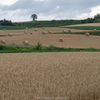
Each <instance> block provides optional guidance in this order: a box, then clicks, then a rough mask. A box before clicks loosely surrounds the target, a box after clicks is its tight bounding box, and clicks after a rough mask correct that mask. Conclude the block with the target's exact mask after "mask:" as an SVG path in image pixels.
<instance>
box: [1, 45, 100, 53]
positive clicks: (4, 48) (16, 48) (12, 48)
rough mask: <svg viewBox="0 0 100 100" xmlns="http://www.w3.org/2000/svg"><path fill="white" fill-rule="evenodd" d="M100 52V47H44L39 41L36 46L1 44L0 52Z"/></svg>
mask: <svg viewBox="0 0 100 100" xmlns="http://www.w3.org/2000/svg"><path fill="white" fill-rule="evenodd" d="M80 51H87V52H100V49H95V48H64V47H55V46H52V45H51V46H49V47H44V46H42V45H41V44H39V43H37V45H36V46H31V45H30V46H24V45H0V53H16V52H20V53H21V52H80Z"/></svg>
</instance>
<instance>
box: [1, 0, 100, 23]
mask: <svg viewBox="0 0 100 100" xmlns="http://www.w3.org/2000/svg"><path fill="white" fill-rule="evenodd" d="M98 13H100V0H0V20H1V19H7V20H11V21H12V22H23V21H31V20H32V19H31V18H30V16H31V15H32V14H36V15H37V16H38V19H37V20H65V19H86V18H93V17H94V16H95V15H96V14H98Z"/></svg>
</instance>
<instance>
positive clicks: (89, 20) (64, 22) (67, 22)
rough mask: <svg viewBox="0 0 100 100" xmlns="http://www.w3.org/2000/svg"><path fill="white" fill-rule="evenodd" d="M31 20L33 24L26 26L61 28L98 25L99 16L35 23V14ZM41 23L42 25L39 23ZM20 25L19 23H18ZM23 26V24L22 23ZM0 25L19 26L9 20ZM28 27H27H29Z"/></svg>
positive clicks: (4, 20) (0, 21)
mask: <svg viewBox="0 0 100 100" xmlns="http://www.w3.org/2000/svg"><path fill="white" fill-rule="evenodd" d="M30 17H31V18H32V20H33V22H29V23H27V24H28V25H29V24H30V25H33V26H39V25H42V26H45V25H46V26H47V25H48V26H58V25H59V26H61V25H72V24H84V23H99V22H100V14H96V15H95V16H94V17H93V18H87V19H83V20H74V19H69V20H51V21H36V19H37V18H38V16H37V15H36V14H32V15H31V16H30ZM41 22H42V23H41ZM20 24H21V23H20ZM22 24H23V23H22ZM0 25H3V26H14V25H15V26H16V25H19V24H14V23H12V21H11V20H6V19H3V20H0ZM30 25H29V26H30Z"/></svg>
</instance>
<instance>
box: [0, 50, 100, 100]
mask: <svg viewBox="0 0 100 100" xmlns="http://www.w3.org/2000/svg"><path fill="white" fill-rule="evenodd" d="M0 100H100V53H97V52H72V53H69V52H66V53H65V52H60V53H56V52H54V53H9V54H0Z"/></svg>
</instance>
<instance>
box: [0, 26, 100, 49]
mask: <svg viewBox="0 0 100 100" xmlns="http://www.w3.org/2000/svg"><path fill="white" fill-rule="evenodd" d="M63 30H67V31H68V30H69V29H68V28H54V27H47V28H45V29H42V28H37V31H35V28H31V29H28V30H27V31H28V34H25V33H24V31H25V29H24V30H6V31H3V30H0V41H1V40H2V39H4V40H5V41H6V44H7V45H8V44H18V45H23V41H24V40H28V41H29V44H30V45H36V44H37V43H38V42H40V43H42V45H43V46H49V45H54V46H58V47H71V48H100V45H99V40H100V37H99V36H92V35H91V36H89V37H86V36H85V35H73V34H48V31H51V33H57V32H62V31H63ZM70 30H71V32H85V31H86V32H87V30H77V29H70ZM43 31H45V32H46V33H47V34H45V35H42V32H43ZM30 32H33V34H30ZM9 33H12V34H13V36H8V34H9ZM60 38H63V41H64V42H59V39H60Z"/></svg>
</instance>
